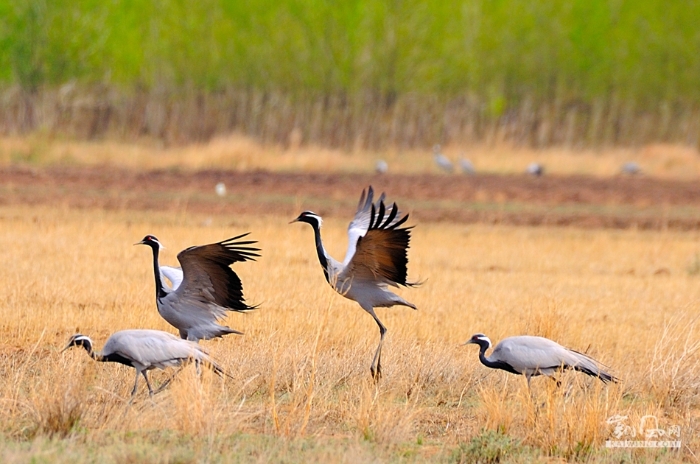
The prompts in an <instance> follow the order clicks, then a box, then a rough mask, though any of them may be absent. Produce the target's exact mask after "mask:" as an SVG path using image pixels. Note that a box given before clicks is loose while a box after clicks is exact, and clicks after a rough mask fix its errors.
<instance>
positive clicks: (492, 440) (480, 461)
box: [450, 430, 530, 464]
mask: <svg viewBox="0 0 700 464" xmlns="http://www.w3.org/2000/svg"><path fill="white" fill-rule="evenodd" d="M529 454H530V449H529V448H528V447H527V446H525V445H523V444H522V443H521V442H520V441H519V440H516V439H514V438H512V437H509V436H508V435H506V434H504V433H503V432H500V431H494V430H482V431H481V433H479V434H478V435H476V436H475V437H473V438H472V439H471V440H469V442H467V443H460V445H459V448H457V449H455V450H454V451H453V452H452V456H451V457H450V462H454V463H459V464H462V463H465V464H466V463H475V464H497V463H500V462H526V461H527V457H528V455H529Z"/></svg>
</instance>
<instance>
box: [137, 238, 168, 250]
mask: <svg viewBox="0 0 700 464" xmlns="http://www.w3.org/2000/svg"><path fill="white" fill-rule="evenodd" d="M134 245H148V246H149V247H151V248H153V249H155V248H158V249H159V250H160V249H162V248H165V247H164V246H163V245H162V244H161V243H160V241H158V239H157V238H156V236H155V235H146V236H145V237H144V238H143V239H142V240H141V241H140V242H136V243H134Z"/></svg>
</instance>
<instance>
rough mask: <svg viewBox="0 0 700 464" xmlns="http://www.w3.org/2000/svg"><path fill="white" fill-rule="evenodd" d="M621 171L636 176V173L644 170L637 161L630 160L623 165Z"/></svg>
mask: <svg viewBox="0 0 700 464" xmlns="http://www.w3.org/2000/svg"><path fill="white" fill-rule="evenodd" d="M620 172H622V173H623V174H628V175H630V176H634V175H636V174H640V173H641V172H642V168H641V167H639V164H637V163H635V162H634V161H628V162H626V163H625V164H623V165H622V168H621V169H620Z"/></svg>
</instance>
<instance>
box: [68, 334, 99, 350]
mask: <svg viewBox="0 0 700 464" xmlns="http://www.w3.org/2000/svg"><path fill="white" fill-rule="evenodd" d="M72 346H82V347H83V348H85V349H86V350H88V352H90V351H92V340H90V337H88V336H87V335H83V334H75V335H72V336H71V337H70V338H69V339H68V343H67V344H66V346H65V348H63V349H62V350H61V352H64V351H66V350H67V349H68V348H70V347H72Z"/></svg>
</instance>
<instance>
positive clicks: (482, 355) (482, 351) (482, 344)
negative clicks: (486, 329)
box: [473, 339, 501, 369]
mask: <svg viewBox="0 0 700 464" xmlns="http://www.w3.org/2000/svg"><path fill="white" fill-rule="evenodd" d="M473 343H476V344H477V345H479V361H481V364H483V365H484V366H486V367H490V368H492V369H498V368H500V367H501V364H500V363H499V362H494V361H491V360H489V358H487V357H486V350H488V349H489V345H490V344H489V342H487V341H486V340H481V339H477V340H476V341H474V342H473Z"/></svg>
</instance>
